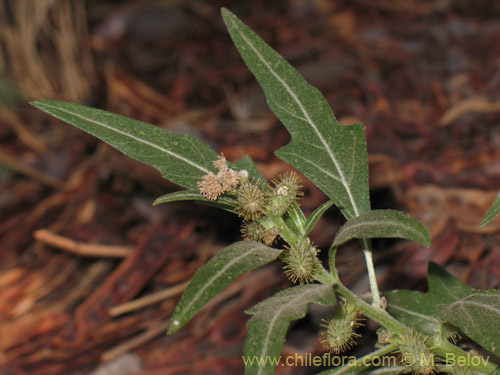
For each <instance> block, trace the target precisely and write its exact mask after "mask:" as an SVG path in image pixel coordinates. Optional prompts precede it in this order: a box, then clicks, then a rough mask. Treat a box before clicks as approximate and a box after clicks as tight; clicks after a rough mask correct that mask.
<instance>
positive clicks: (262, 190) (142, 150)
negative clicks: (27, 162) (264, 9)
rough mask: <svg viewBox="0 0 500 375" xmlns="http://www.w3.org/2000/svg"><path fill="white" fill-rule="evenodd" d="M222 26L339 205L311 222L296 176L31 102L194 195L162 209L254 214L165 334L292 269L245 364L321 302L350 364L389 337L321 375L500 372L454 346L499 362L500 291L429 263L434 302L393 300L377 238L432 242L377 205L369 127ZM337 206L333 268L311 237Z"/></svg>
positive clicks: (253, 332)
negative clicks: (351, 251)
mask: <svg viewBox="0 0 500 375" xmlns="http://www.w3.org/2000/svg"><path fill="white" fill-rule="evenodd" d="M222 17H223V19H224V22H225V23H226V26H227V29H228V31H229V34H230V36H231V38H232V39H233V42H234V44H235V46H236V47H237V49H238V51H239V52H240V54H241V56H242V58H243V60H244V61H245V63H246V64H247V65H248V67H249V69H250V70H251V71H252V73H253V74H254V76H255V77H256V79H257V81H258V82H259V83H260V85H261V86H262V88H263V90H264V93H265V95H266V98H267V102H268V104H269V106H270V108H271V109H272V110H273V112H274V113H275V114H276V116H277V117H278V118H279V120H280V121H281V122H282V123H283V125H284V126H285V127H286V129H287V130H288V131H289V132H290V135H291V141H290V143H289V144H287V145H285V146H284V147H282V148H281V149H279V150H277V151H276V152H275V153H276V155H277V156H278V157H279V158H281V159H282V160H283V161H285V162H287V163H289V164H290V165H292V166H293V167H294V168H296V169H297V170H298V171H299V172H300V173H301V174H302V175H303V176H304V177H305V178H308V179H309V180H310V181H312V182H313V183H314V184H315V185H316V186H317V187H318V188H319V189H320V190H322V191H323V192H324V193H325V194H326V196H327V197H328V198H329V200H328V201H327V202H325V203H324V204H322V205H321V206H319V207H317V208H316V210H314V211H313V212H312V214H310V215H309V217H306V216H305V214H304V213H303V211H302V210H301V208H300V206H299V198H300V197H301V196H302V191H301V186H300V181H299V177H298V176H297V174H295V173H292V172H289V173H285V174H283V175H281V176H279V177H278V178H276V179H275V180H273V181H272V182H271V183H269V182H268V181H266V180H265V179H264V177H263V176H262V175H261V174H260V172H259V171H258V169H257V168H256V166H255V164H254V163H253V161H252V160H251V159H250V158H249V157H244V158H243V159H241V160H240V161H238V162H236V163H231V162H229V161H227V160H226V158H225V157H224V156H222V155H218V154H217V153H216V152H215V151H214V150H212V149H211V148H210V147H209V146H208V145H206V144H204V143H203V142H201V141H199V140H197V139H195V138H193V137H192V136H189V135H184V134H175V133H171V132H169V131H166V130H163V129H160V128H158V127H156V126H153V125H150V124H146V123H143V122H140V121H136V120H133V119H130V118H127V117H124V116H120V115H115V114H110V113H108V112H105V111H102V110H99V109H94V108H89V107H86V106H82V105H79V104H73V103H67V102H61V101H55V100H46V101H35V102H33V103H32V104H33V105H34V106H35V107H37V108H39V109H41V110H42V111H45V112H47V113H49V114H51V115H53V116H55V117H56V118H59V119H61V120H63V121H66V122H68V123H70V124H72V125H74V126H76V127H78V128H80V129H82V130H84V131H87V132H88V133H90V134H93V135H94V136H96V137H98V138H100V139H101V140H103V141H104V142H107V143H108V144H110V145H111V146H113V147H115V148H116V149H118V150H120V151H121V152H123V153H124V154H126V155H128V156H130V157H132V158H135V159H137V160H139V161H142V162H144V163H146V164H148V165H151V166H153V167H155V168H157V169H158V170H159V171H160V172H161V173H162V175H163V177H164V178H166V179H168V180H170V181H172V182H173V183H175V184H178V185H179V186H181V187H183V188H185V190H180V191H178V192H175V193H170V194H167V195H164V196H162V197H160V198H158V199H157V200H156V201H155V203H154V204H160V203H168V202H173V201H181V200H191V201H195V202H198V203H209V204H211V205H213V206H216V207H219V208H221V209H224V210H227V211H230V212H233V213H235V214H237V215H239V216H240V217H241V218H242V228H241V231H242V236H243V239H244V240H243V241H239V242H236V243H234V244H231V245H229V246H227V247H226V248H224V249H223V250H221V251H220V252H218V253H217V254H216V255H215V256H214V257H213V258H212V259H210V260H209V261H208V262H207V263H206V264H205V265H204V266H202V267H201V268H200V269H199V270H198V272H197V273H196V274H195V275H194V276H193V278H192V280H191V282H190V284H189V286H188V287H187V288H186V290H185V292H184V294H183V296H182V298H181V299H180V301H179V303H178V305H177V307H176V309H175V311H174V313H173V316H172V318H171V324H170V326H169V328H168V332H167V333H168V334H174V333H175V332H177V331H178V330H179V329H181V328H182V327H183V326H184V325H185V324H186V323H187V322H189V320H190V319H191V318H192V317H193V316H194V315H195V314H196V313H197V312H198V311H199V310H200V309H201V308H202V307H203V306H204V305H205V304H206V303H207V302H208V301H210V300H211V299H212V298H213V297H214V296H215V295H217V294H218V293H219V292H221V291H222V290H223V289H224V288H225V287H226V286H228V285H229V283H231V282H232V281H234V280H236V279H237V278H238V277H240V276H241V275H243V274H244V273H246V272H249V271H251V270H254V269H256V268H259V267H262V266H264V265H266V264H268V263H270V262H273V261H274V260H276V259H281V261H283V262H284V267H283V271H284V274H285V275H286V276H287V277H288V278H289V279H290V280H291V281H292V282H293V283H297V284H299V285H295V286H293V287H290V288H286V289H284V290H282V291H280V292H278V293H276V294H275V295H273V296H271V297H269V298H267V299H266V300H264V301H262V302H260V303H259V304H257V305H256V306H254V307H253V308H251V309H250V310H248V314H250V315H251V318H250V320H249V321H248V334H247V339H246V341H245V349H244V357H245V358H247V359H252V358H253V359H264V358H267V359H277V358H279V356H280V353H281V348H282V345H283V343H284V341H285V338H286V337H285V335H286V331H287V329H288V327H289V325H290V323H291V322H292V321H294V320H297V319H300V318H302V317H304V316H305V315H306V314H307V310H308V307H309V305H310V304H320V305H323V306H330V307H336V308H335V309H334V313H333V314H332V316H331V318H329V319H326V320H325V321H324V323H323V325H322V328H323V331H322V332H321V333H319V334H318V336H319V340H320V341H321V342H322V344H323V346H324V348H325V350H326V351H329V352H331V353H334V354H340V353H342V352H345V351H347V350H349V349H350V348H351V347H352V346H353V345H355V343H356V341H357V339H358V338H359V333H358V332H357V329H358V327H359V325H360V324H361V321H362V319H364V318H362V317H365V318H366V319H371V320H373V321H374V322H376V323H377V324H378V325H380V327H381V328H379V332H378V333H379V336H378V337H379V341H378V343H377V345H376V346H375V349H374V351H373V352H372V353H369V354H367V355H365V356H363V357H361V358H358V359H357V360H356V361H354V362H349V363H348V364H346V365H344V366H341V367H337V368H333V369H330V370H326V371H324V372H321V375H327V374H329V375H335V374H337V375H339V374H351V373H360V372H363V373H378V374H380V373H384V374H397V373H414V374H421V375H429V374H433V373H436V374H437V373H448V374H457V375H458V374H491V375H493V374H498V368H497V364H495V362H494V361H493V360H492V358H490V356H488V355H484V354H483V355H481V356H480V355H478V354H477V355H471V353H470V352H467V351H464V350H463V349H461V348H460V347H459V346H457V345H456V343H455V342H454V341H453V339H452V338H454V337H457V334H456V333H457V332H460V335H461V336H462V337H467V338H468V339H469V340H471V341H473V342H475V343H476V345H477V346H478V347H482V348H483V349H484V351H485V352H486V353H491V354H493V355H496V356H500V332H499V328H498V321H499V319H498V318H499V317H500V292H499V291H498V290H488V291H481V290H474V289H472V288H470V287H469V286H467V285H466V284H464V283H462V282H461V281H460V280H458V279H456V278H454V277H453V276H452V275H450V274H449V273H447V272H446V271H445V270H444V269H443V268H441V267H440V266H438V265H437V264H434V263H430V264H429V272H428V284H429V290H428V292H426V293H422V292H418V291H408V290H394V291H388V292H385V293H383V295H381V293H380V291H379V289H378V284H377V279H376V277H375V272H374V266H373V261H372V247H371V242H370V241H371V239H372V238H389V237H392V238H401V239H406V240H411V241H417V242H419V243H421V244H422V245H424V246H429V244H430V241H431V238H430V234H429V232H428V230H427V229H426V228H425V227H424V226H423V225H422V224H421V223H420V222H419V221H417V220H416V219H414V218H412V217H410V216H408V215H407V214H405V213H403V212H400V211H395V210H372V209H371V205H370V197H369V186H368V155H367V149H366V135H365V129H364V126H363V125H362V124H353V125H349V126H342V125H340V124H339V123H338V121H337V120H336V119H335V116H334V115H333V113H332V111H331V108H330V106H329V105H328V103H327V101H326V100H325V98H324V97H323V96H322V95H321V93H320V92H319V91H318V90H317V89H316V88H314V87H312V86H311V85H309V84H308V83H307V82H306V81H305V80H304V79H303V78H302V77H301V76H300V74H299V73H298V72H297V71H296V70H295V69H294V68H293V67H292V66H291V65H289V64H288V63H287V62H286V61H285V60H284V59H283V58H282V57H281V56H280V55H279V54H278V53H277V52H276V51H274V50H273V49H272V48H271V47H269V46H268V45H267V44H266V43H265V42H264V41H262V40H261V39H260V38H259V37H258V36H257V35H256V34H255V33H254V32H253V31H252V30H250V29H249V28H248V27H247V26H246V25H245V24H244V23H243V22H242V21H241V20H239V19H238V18H237V17H236V16H235V15H234V14H232V13H231V12H230V11H228V10H227V9H223V10H222ZM333 205H336V206H337V207H338V208H339V209H340V211H341V212H342V214H343V215H344V216H345V218H346V219H347V221H346V223H345V224H344V225H343V226H342V227H341V228H340V229H339V230H338V231H337V233H332V244H331V247H330V249H329V251H328V267H326V266H325V265H324V264H323V263H322V262H321V261H320V259H319V256H318V255H319V254H320V252H321V249H319V248H317V247H316V246H315V245H314V244H313V243H312V242H311V240H310V239H309V234H310V233H311V231H312V230H313V228H314V227H315V225H316V224H317V222H318V220H319V219H320V218H321V216H322V215H323V214H324V213H325V212H326V211H327V210H328V209H329V208H330V207H331V206H333ZM499 213H500V194H499V196H498V197H497V198H496V199H495V200H494V202H493V204H492V206H491V208H490V210H489V211H488V212H487V213H486V215H485V217H484V219H483V221H482V222H481V223H480V225H486V224H488V222H490V221H491V220H493V219H494V218H495V217H496V216H498V214H499ZM278 239H279V241H277V240H278ZM353 239H358V240H359V243H360V245H361V248H362V251H363V254H364V257H365V260H366V266H367V272H368V279H369V281H370V288H371V296H370V297H369V298H366V297H361V296H358V295H356V294H354V293H353V292H352V291H351V290H350V289H349V288H347V287H346V286H345V285H344V284H343V283H342V282H341V280H340V278H339V275H338V273H337V269H336V267H335V255H336V253H337V249H338V248H339V247H340V246H341V245H343V244H344V243H346V242H348V241H351V240H353ZM277 244H278V245H277ZM279 244H283V245H279ZM279 247H281V248H279ZM398 353H399V354H398ZM395 355H399V358H400V361H399V364H397V365H395V366H388V367H386V368H383V369H381V368H379V367H380V366H378V365H377V363H380V361H378V360H380V358H382V357H384V356H395ZM245 363H246V367H245V373H246V374H249V375H252V374H259V375H265V374H273V373H274V370H275V367H276V363H277V361H273V360H267V361H262V360H253V361H245ZM381 371H382V372H381Z"/></svg>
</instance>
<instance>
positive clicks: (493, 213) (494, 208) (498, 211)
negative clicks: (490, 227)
mask: <svg viewBox="0 0 500 375" xmlns="http://www.w3.org/2000/svg"><path fill="white" fill-rule="evenodd" d="M498 215H500V193H498V195H497V196H496V198H495V200H494V201H493V203H492V204H491V206H490V209H489V210H488V212H486V215H484V218H483V220H481V223H480V224H479V226H480V227H482V226H484V225H486V224H488V223H489V222H490V221H491V220H493V219H495V218H496V217H497V216H498Z"/></svg>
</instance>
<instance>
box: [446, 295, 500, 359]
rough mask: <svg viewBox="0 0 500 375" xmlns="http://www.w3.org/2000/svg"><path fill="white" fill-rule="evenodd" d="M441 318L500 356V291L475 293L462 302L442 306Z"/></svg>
mask: <svg viewBox="0 0 500 375" xmlns="http://www.w3.org/2000/svg"><path fill="white" fill-rule="evenodd" d="M439 318H440V319H442V320H443V321H444V322H448V323H451V324H453V325H454V326H455V327H458V328H460V329H461V330H462V332H463V333H465V334H466V335H467V336H468V337H469V338H471V339H472V340H474V341H475V342H477V343H478V344H479V345H481V346H482V347H483V348H484V349H486V350H488V351H490V352H491V353H493V354H495V355H497V356H500V334H499V333H500V330H499V322H500V291H498V290H490V291H474V292H472V293H470V294H468V295H467V296H465V297H464V298H462V299H461V300H458V301H455V302H452V303H450V304H449V305H447V306H441V308H440V313H439Z"/></svg>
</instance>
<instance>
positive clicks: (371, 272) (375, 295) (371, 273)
mask: <svg viewBox="0 0 500 375" xmlns="http://www.w3.org/2000/svg"><path fill="white" fill-rule="evenodd" d="M361 245H362V246H363V254H364V256H365V261H366V268H367V269H368V279H369V280H370V289H371V291H372V305H373V306H379V304H380V292H379V290H378V284H377V276H376V275H375V267H374V266H373V257H372V244H371V241H370V240H369V239H367V238H363V239H361Z"/></svg>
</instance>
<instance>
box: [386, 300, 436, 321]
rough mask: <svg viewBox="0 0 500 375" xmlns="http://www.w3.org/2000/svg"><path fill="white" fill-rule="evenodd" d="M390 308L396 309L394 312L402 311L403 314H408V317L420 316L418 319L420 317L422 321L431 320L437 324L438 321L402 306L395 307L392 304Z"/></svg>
mask: <svg viewBox="0 0 500 375" xmlns="http://www.w3.org/2000/svg"><path fill="white" fill-rule="evenodd" d="M389 306H390V307H391V308H392V309H394V310H399V311H402V312H404V313H406V314H408V315H413V316H418V317H419V318H421V319H425V320H429V321H431V322H436V321H437V320H436V319H434V318H432V317H430V316H427V315H423V314H420V313H418V312H416V311H411V310H407V309H405V308H403V307H401V306H398V305H393V304H392V303H390V304H389Z"/></svg>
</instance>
